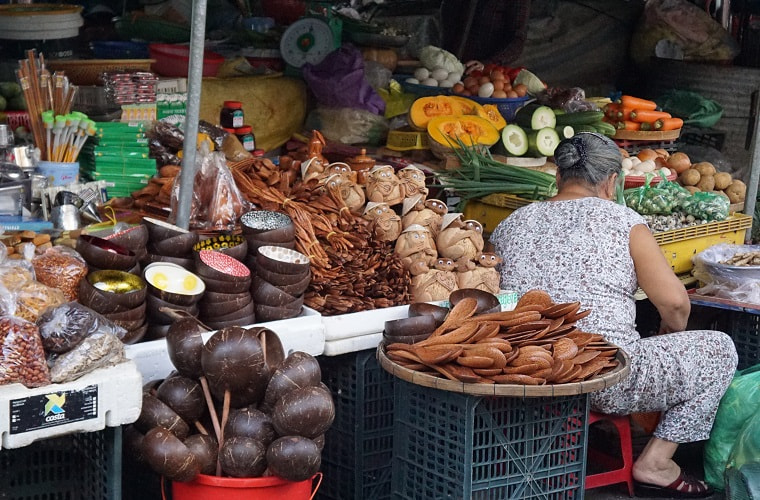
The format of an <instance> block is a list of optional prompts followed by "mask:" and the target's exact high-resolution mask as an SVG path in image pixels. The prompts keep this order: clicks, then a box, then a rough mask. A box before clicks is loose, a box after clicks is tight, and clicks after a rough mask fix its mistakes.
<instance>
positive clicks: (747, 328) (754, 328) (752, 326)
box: [712, 310, 760, 370]
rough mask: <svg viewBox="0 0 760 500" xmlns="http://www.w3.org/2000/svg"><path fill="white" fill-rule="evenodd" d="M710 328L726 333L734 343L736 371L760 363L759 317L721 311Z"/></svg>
mask: <svg viewBox="0 0 760 500" xmlns="http://www.w3.org/2000/svg"><path fill="white" fill-rule="evenodd" d="M722 313H723V314H721V315H720V316H718V319H717V320H716V321H715V323H714V324H713V325H712V328H713V329H715V330H719V331H722V332H726V333H727V334H728V335H729V336H730V337H731V338H732V339H733V341H734V345H735V346H736V354H737V355H738V356H739V365H738V369H739V370H743V369H744V368H748V367H750V366H754V365H756V364H758V363H760V316H759V315H757V314H752V313H747V312H740V311H730V310H725V311H722Z"/></svg>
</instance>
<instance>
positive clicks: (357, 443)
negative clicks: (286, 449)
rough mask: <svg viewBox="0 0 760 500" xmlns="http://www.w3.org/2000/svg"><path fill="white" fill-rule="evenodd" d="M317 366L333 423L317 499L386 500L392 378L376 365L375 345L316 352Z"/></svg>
mask: <svg viewBox="0 0 760 500" xmlns="http://www.w3.org/2000/svg"><path fill="white" fill-rule="evenodd" d="M320 366H321V368H322V381H323V382H324V383H325V384H327V386H328V387H329V388H330V390H331V391H332V394H333V400H334V401H335V421H334V422H333V424H332V426H331V427H330V429H329V430H328V431H327V433H326V435H325V448H324V450H323V451H322V472H323V473H324V480H323V482H322V485H321V486H320V488H319V491H318V493H317V498H322V499H330V500H343V499H362V500H380V499H390V498H391V459H392V458H393V384H394V379H393V376H392V375H390V374H389V373H388V372H386V371H385V370H383V369H382V368H380V365H379V364H378V363H377V359H376V358H375V350H374V349H369V350H366V351H360V352H358V353H350V354H344V355H341V356H335V357H328V356H321V357H320Z"/></svg>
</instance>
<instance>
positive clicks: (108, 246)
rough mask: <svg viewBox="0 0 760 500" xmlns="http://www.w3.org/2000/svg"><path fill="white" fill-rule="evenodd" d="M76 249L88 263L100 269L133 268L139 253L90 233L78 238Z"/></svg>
mask: <svg viewBox="0 0 760 500" xmlns="http://www.w3.org/2000/svg"><path fill="white" fill-rule="evenodd" d="M76 250H77V252H79V254H80V255H81V256H82V258H84V260H85V261H87V264H89V265H92V266H94V267H96V268H98V269H119V270H122V271H124V270H127V269H131V268H133V267H134V266H135V264H137V255H135V253H134V252H132V251H131V250H128V249H127V248H124V247H123V246H121V245H117V244H116V243H113V242H111V241H108V240H106V239H103V238H98V237H97V236H92V235H90V234H83V235H80V236H79V238H77V244H76Z"/></svg>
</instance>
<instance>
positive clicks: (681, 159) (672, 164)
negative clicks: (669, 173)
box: [667, 152, 691, 174]
mask: <svg viewBox="0 0 760 500" xmlns="http://www.w3.org/2000/svg"><path fill="white" fill-rule="evenodd" d="M667 164H668V168H670V169H671V170H675V171H676V173H679V174H680V173H682V172H683V171H685V170H688V169H689V167H690V166H691V160H690V159H689V156H688V155H687V154H686V153H680V152H679V153H673V154H672V155H670V158H668V161H667Z"/></svg>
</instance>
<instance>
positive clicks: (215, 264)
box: [195, 250, 251, 281]
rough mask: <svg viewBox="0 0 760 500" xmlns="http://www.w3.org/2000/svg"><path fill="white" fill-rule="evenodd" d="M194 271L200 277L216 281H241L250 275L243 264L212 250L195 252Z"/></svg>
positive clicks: (249, 271)
mask: <svg viewBox="0 0 760 500" xmlns="http://www.w3.org/2000/svg"><path fill="white" fill-rule="evenodd" d="M195 272H196V273H198V275H199V276H201V277H202V278H210V279H212V280H218V281H241V280H245V279H250V277H251V270H250V269H248V268H247V267H246V266H245V264H243V263H242V262H240V261H239V260H237V259H235V258H233V257H230V256H229V255H225V254H223V253H220V252H216V251H214V250H201V251H200V252H196V253H195Z"/></svg>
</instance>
